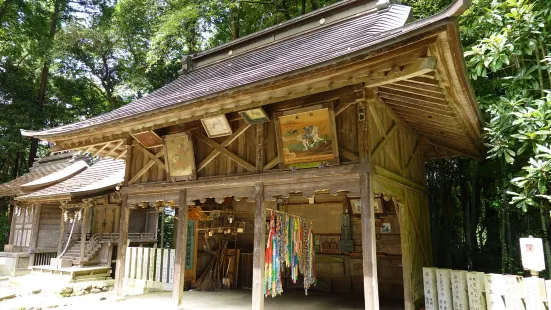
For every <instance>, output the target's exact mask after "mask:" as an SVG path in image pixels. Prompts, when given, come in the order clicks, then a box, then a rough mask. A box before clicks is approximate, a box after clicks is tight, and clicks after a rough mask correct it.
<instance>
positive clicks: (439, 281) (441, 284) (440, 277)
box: [436, 269, 453, 310]
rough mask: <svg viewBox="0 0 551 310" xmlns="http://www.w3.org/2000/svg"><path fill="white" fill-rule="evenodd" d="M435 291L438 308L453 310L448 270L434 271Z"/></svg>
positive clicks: (449, 272)
mask: <svg viewBox="0 0 551 310" xmlns="http://www.w3.org/2000/svg"><path fill="white" fill-rule="evenodd" d="M436 289H437V290H438V308H439V309H440V310H453V302H452V292H451V270H450V269H436Z"/></svg>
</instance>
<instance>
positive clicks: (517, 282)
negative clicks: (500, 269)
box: [503, 275, 524, 310]
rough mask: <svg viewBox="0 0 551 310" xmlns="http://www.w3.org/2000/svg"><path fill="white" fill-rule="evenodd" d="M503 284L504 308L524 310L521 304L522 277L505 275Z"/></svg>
mask: <svg viewBox="0 0 551 310" xmlns="http://www.w3.org/2000/svg"><path fill="white" fill-rule="evenodd" d="M503 279H504V282H505V306H506V307H507V310H524V304H523V303H522V299H521V298H522V295H523V292H522V285H521V284H522V277H521V276H512V275H506V276H503Z"/></svg>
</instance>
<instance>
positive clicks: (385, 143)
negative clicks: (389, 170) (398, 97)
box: [367, 100, 404, 174]
mask: <svg viewBox="0 0 551 310" xmlns="http://www.w3.org/2000/svg"><path fill="white" fill-rule="evenodd" d="M367 106H368V108H369V111H371V115H373V121H374V123H375V125H376V126H377V129H378V130H379V131H380V132H381V133H382V134H383V139H384V141H383V143H382V145H383V146H384V147H388V155H389V156H390V159H391V160H392V162H393V163H394V166H395V167H396V169H398V171H399V172H400V174H404V172H403V170H402V165H400V161H399V160H398V158H397V157H396V154H395V153H394V152H393V150H392V149H391V148H390V147H389V145H388V141H390V136H389V135H388V134H387V133H386V131H385V129H384V128H383V125H382V124H381V120H380V119H379V116H378V115H377V113H376V112H377V111H376V110H375V107H374V106H373V100H370V101H368V102H367ZM394 127H396V124H395V123H394V122H393V123H392V127H391V128H390V129H389V131H390V130H392V129H393V128H394Z"/></svg>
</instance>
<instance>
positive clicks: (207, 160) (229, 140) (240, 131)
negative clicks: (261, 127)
mask: <svg viewBox="0 0 551 310" xmlns="http://www.w3.org/2000/svg"><path fill="white" fill-rule="evenodd" d="M251 126H252V125H250V124H247V123H244V124H243V125H241V127H239V128H238V129H237V130H236V131H235V132H234V133H233V134H231V136H229V137H228V138H227V139H226V140H224V142H222V143H221V144H220V147H222V148H226V147H227V146H229V145H230V144H231V143H232V142H233V141H235V140H236V139H237V138H238V137H239V136H241V135H242V134H243V133H244V132H245V131H247V129H249V127H251ZM213 142H214V141H213ZM207 144H208V143H207ZM220 153H221V152H220V150H218V149H217V148H215V149H214V151H212V153H210V154H209V155H208V156H207V157H206V158H205V159H203V161H202V162H201V163H200V164H199V166H198V167H197V172H199V171H201V170H203V169H204V168H205V167H206V166H207V165H208V164H209V163H210V162H211V161H213V160H214V159H215V158H216V157H217V156H218V155H220Z"/></svg>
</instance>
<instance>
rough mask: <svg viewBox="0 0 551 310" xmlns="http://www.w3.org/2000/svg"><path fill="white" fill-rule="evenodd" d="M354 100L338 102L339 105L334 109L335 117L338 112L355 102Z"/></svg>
mask: <svg viewBox="0 0 551 310" xmlns="http://www.w3.org/2000/svg"><path fill="white" fill-rule="evenodd" d="M355 103H356V102H355V101H350V102H345V103H341V104H339V106H338V107H337V108H336V109H335V117H337V116H338V115H339V114H341V113H342V112H344V111H345V110H346V109H348V108H349V107H350V106H351V105H353V104H355Z"/></svg>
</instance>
